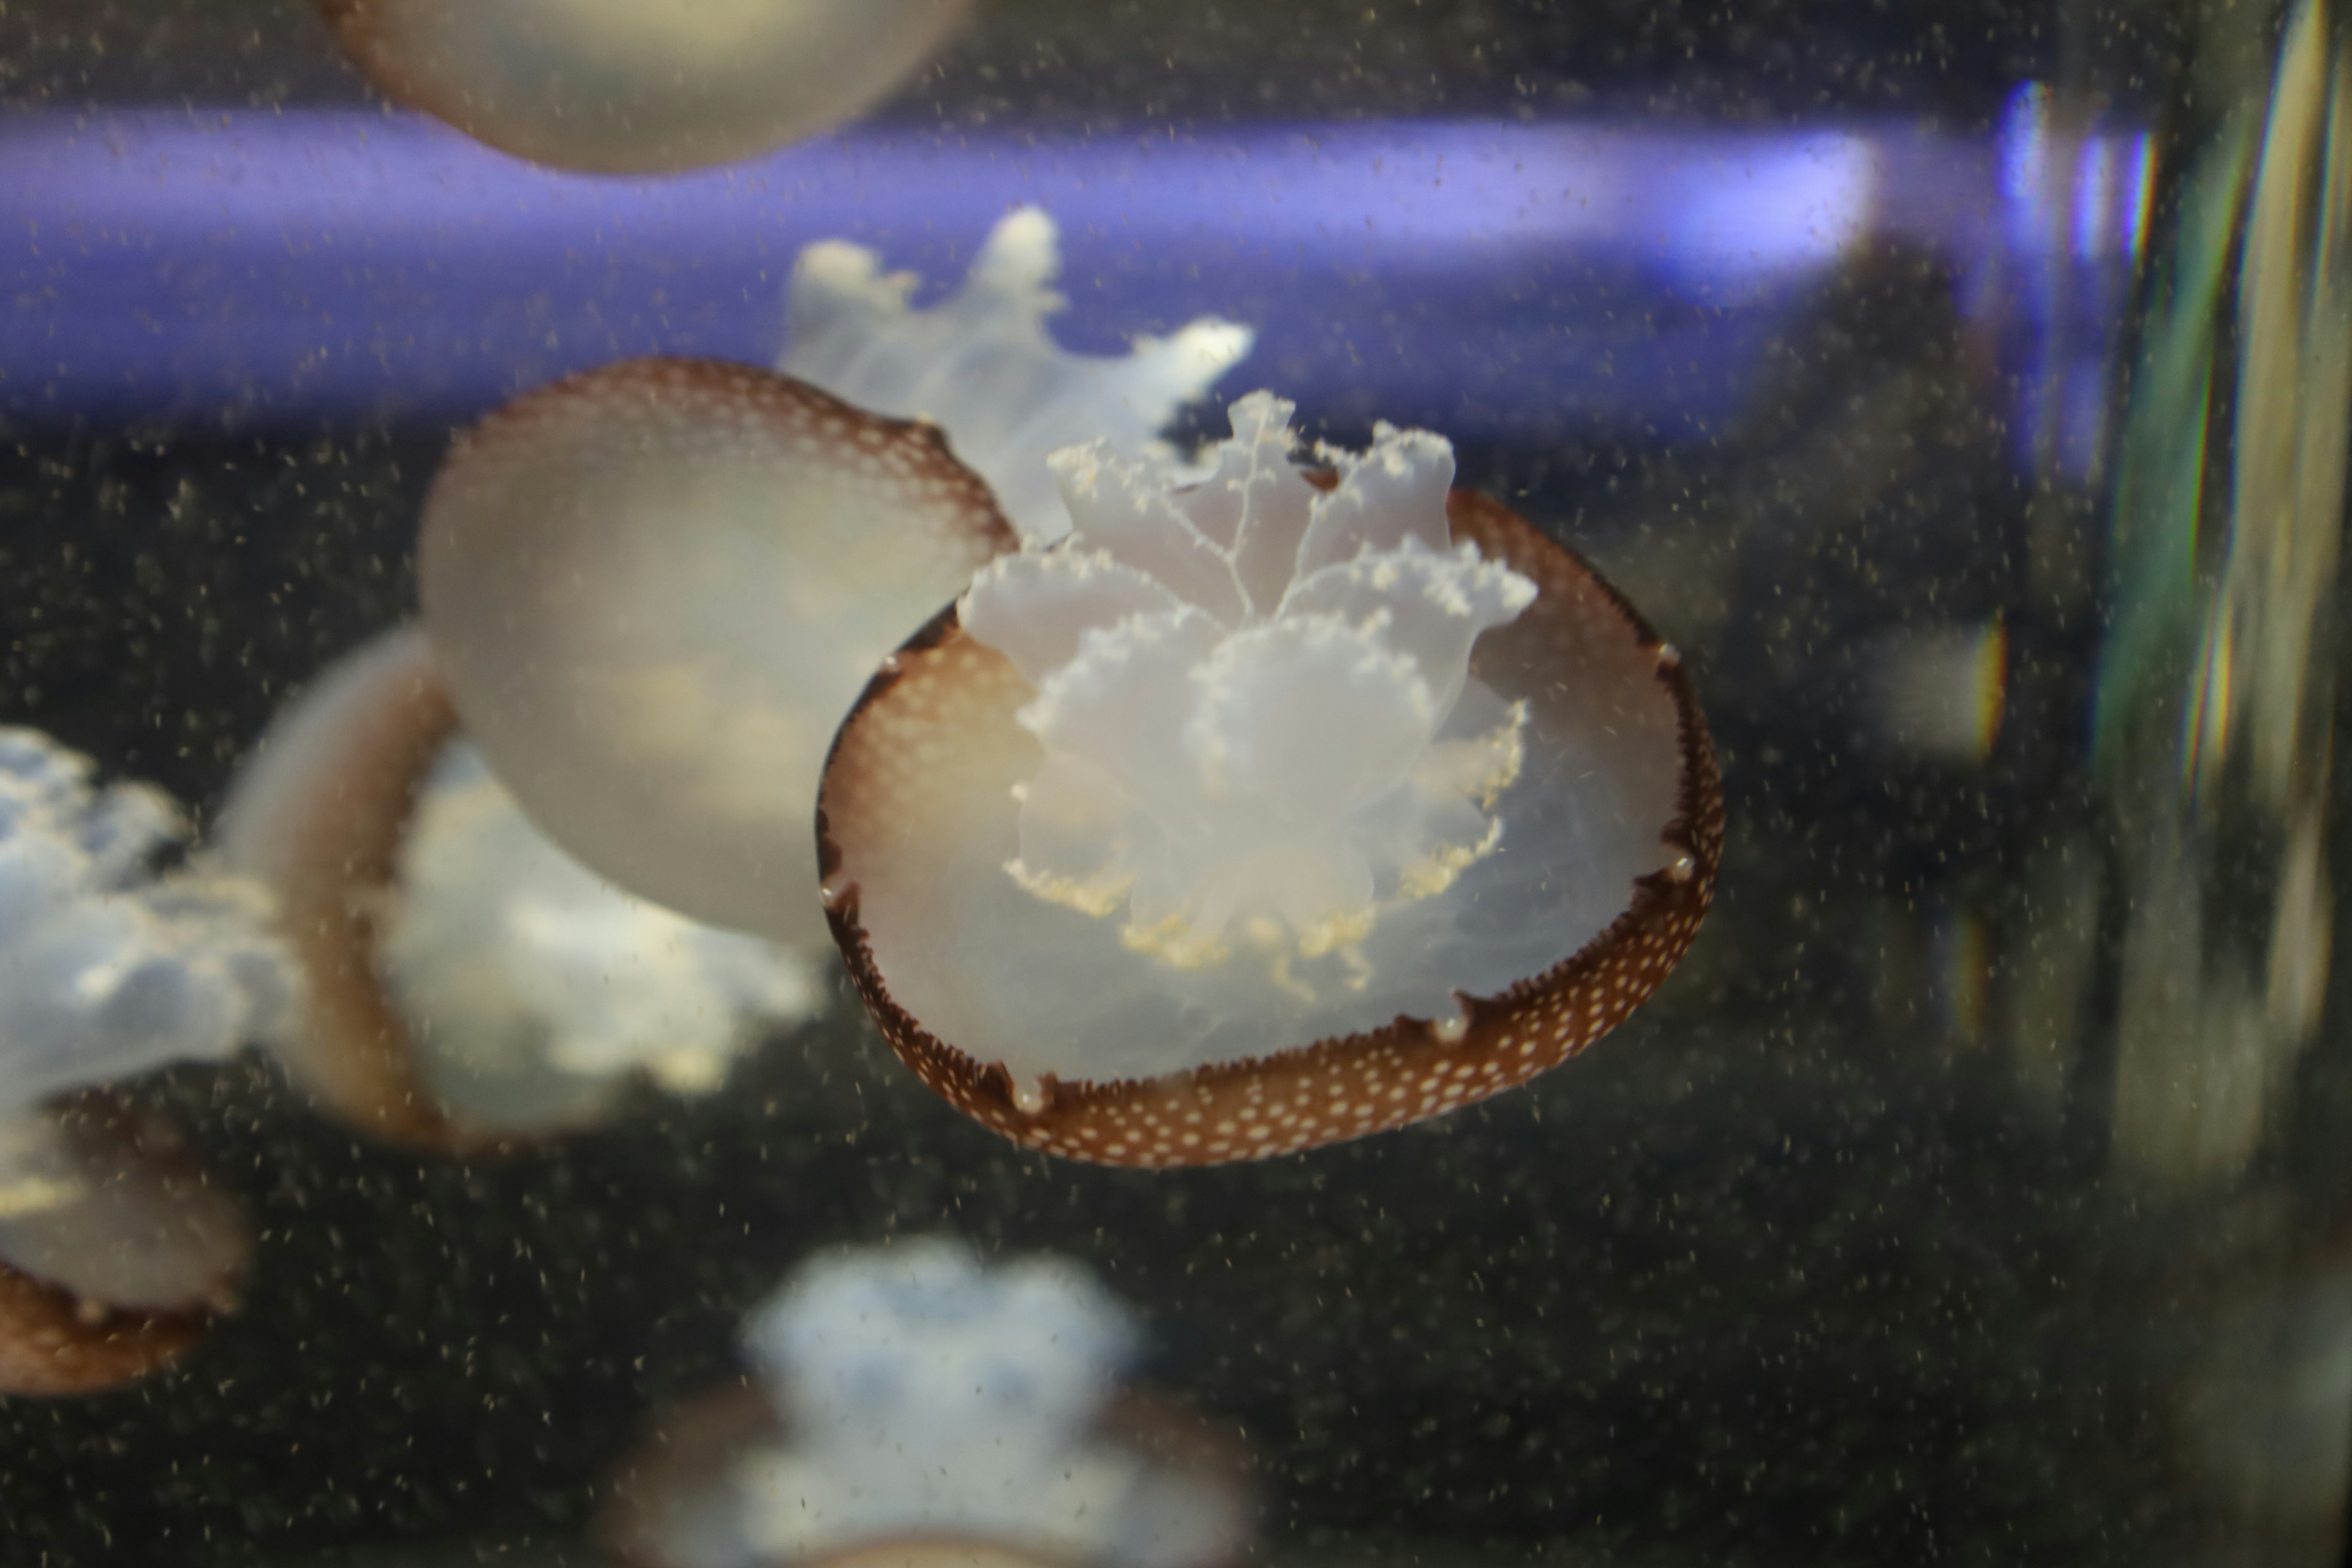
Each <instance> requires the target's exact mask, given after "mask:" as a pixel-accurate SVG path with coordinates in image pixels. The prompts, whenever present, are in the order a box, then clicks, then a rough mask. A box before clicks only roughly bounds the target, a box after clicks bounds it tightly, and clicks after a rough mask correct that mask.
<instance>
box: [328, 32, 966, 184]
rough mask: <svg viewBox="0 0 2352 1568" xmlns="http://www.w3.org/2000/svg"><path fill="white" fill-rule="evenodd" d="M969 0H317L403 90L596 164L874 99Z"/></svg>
mask: <svg viewBox="0 0 2352 1568" xmlns="http://www.w3.org/2000/svg"><path fill="white" fill-rule="evenodd" d="M970 5H971V0H319V6H320V10H321V11H323V12H324V13H325V14H326V16H327V19H328V21H329V22H330V23H331V24H332V25H333V26H334V29H335V32H336V36H337V37H340V38H341V41H342V45H343V48H344V49H345V51H346V52H347V53H349V54H350V56H351V58H352V59H353V60H354V61H355V62H357V64H358V65H359V67H360V68H361V69H362V70H363V71H365V72H366V73H367V75H368V77H369V78H370V79H372V80H373V82H374V83H375V85H376V86H377V87H379V88H381V89H383V91H384V92H385V93H386V94H387V95H388V96H390V97H391V98H393V99H394V100H398V101H400V102H403V103H406V104H409V105H411V106H413V107H415V108H417V109H421V110H425V112H426V113H428V114H432V115H435V116H436V117H437V118H439V119H441V120H445V121H448V122H449V123H450V124H452V125H454V126H456V127H457V129H458V130H460V131H463V132H466V133H467V135H469V136H472V137H474V138H476V139H477V140H478V141H482V142H488V143H489V144H490V145H491V146H493V147H496V148H498V149H499V150H500V151H501V152H506V153H514V154H515V155H516V156H518V157H522V158H528V159H530V160H531V161H532V162H534V163H549V164H553V165H555V166H556V167H559V168H565V169H579V170H584V171H588V172H592V173H598V174H666V173H670V172H674V171H677V170H680V169H691V168H698V167H700V166H702V165H704V164H709V163H729V162H732V161H734V160H736V159H740V158H749V157H751V156H753V155H755V154H757V153H765V152H768V151H770V150H771V149H772V148H776V147H781V146H782V145H783V144H784V143H786V142H793V141H796V140H798V139H799V138H801V137H803V136H808V135H812V134H814V133H815V132H820V131H824V130H828V129H830V128H831V127H833V126H835V125H836V124H839V123H840V122H841V121H845V120H848V119H850V118H851V117H853V116H855V115H856V114H857V113H859V112H860V111H861V110H865V109H866V108H868V107H869V106H871V105H872V104H874V103H875V102H876V101H877V100H880V99H881V98H882V97H883V96H884V95H885V94H886V93H887V92H888V91H889V90H890V89H892V88H893V87H895V86H897V85H898V82H899V81H901V80H902V79H905V78H906V77H908V76H909V75H911V74H912V73H913V72H914V71H915V70H916V69H917V68H919V67H920V66H921V65H922V64H923V62H924V61H926V60H928V59H929V58H930V57H931V55H932V53H933V52H934V51H935V50H937V49H938V48H939V47H940V44H941V43H942V42H943V41H945V39H946V37H947V36H948V34H949V32H950V30H951V29H952V28H953V27H954V26H955V25H956V23H957V22H958V21H959V20H960V19H961V17H962V16H963V14H964V12H965V11H966V10H968V9H969V8H970Z"/></svg>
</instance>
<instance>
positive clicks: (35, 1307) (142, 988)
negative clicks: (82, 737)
mask: <svg viewBox="0 0 2352 1568" xmlns="http://www.w3.org/2000/svg"><path fill="white" fill-rule="evenodd" d="M90 774H91V769H90V765H89V760H88V759H87V758H84V757H82V756H80V755H79V754H78V753H75V752H69V751H68V750H67V749H65V748H64V747H62V746H60V745H58V743H57V742H54V741H52V740H50V739H49V738H48V737H47V736H45V735H42V734H40V733H38V732H37V731H31V730H23V729H0V1394H71V1393H80V1392H85V1391H88V1390H90V1389H95V1388H103V1387H107V1386H110V1385H111V1384H118V1383H121V1382H124V1381H127V1380H128V1379H131V1378H133V1377H137V1376H139V1375H141V1374H142V1373H146V1372H148V1371H151V1370H152V1369H153V1368H155V1367H157V1366H160V1365H162V1364H163V1363H165V1362H167V1361H169V1360H171V1359H172V1358H173V1357H174V1356H176V1355H178V1354H180V1353H181V1352H184V1350H186V1349H187V1347H188V1346H190V1345H191V1344H193V1343H194V1342H195V1341H196V1340H197V1339H198V1338H200V1337H201V1336H202V1335H203V1333H204V1331H205V1328H206V1327H207V1326H208V1325H209V1324H210V1322H211V1321H212V1320H213V1319H214V1318H215V1317H216V1316H217V1315H218V1314H220V1313H221V1312H224V1311H226V1310H229V1309H230V1308H231V1307H233V1306H234V1305H235V1302H236V1291H237V1288H238V1286H239V1284H240V1282H241V1281H242V1279H244V1276H245V1273H246V1270H247V1266H248V1265H249V1263H250V1261H251V1256H252V1249H253V1237H252V1227H251V1226H250V1225H249V1223H248V1222H247V1219H246V1216H245V1212H244V1210H243V1208H242V1207H241V1206H240V1205H238V1204H237V1202H236V1200H235V1199H234V1198H233V1197H231V1196H230V1195H229V1194H227V1193H226V1192H225V1191H223V1190H222V1189H221V1188H219V1187H217V1186H215V1185H213V1184H211V1182H210V1181H209V1180H208V1178H207V1177H206V1175H205V1172H204V1171H203V1169H202V1167H201V1166H200V1165H199V1164H198V1163H196V1162H195V1160H194V1158H193V1156H192V1155H190V1154H189V1153H187V1152H185V1151H184V1149H183V1148H182V1146H181V1142H180V1140H179V1138H178V1135H177V1134H176V1132H175V1131H174V1130H173V1128H172V1127H171V1126H170V1125H169V1124H168V1123H167V1122H165V1121H163V1119H162V1118H160V1117H157V1116H154V1115H152V1114H149V1113H145V1112H142V1111H139V1110H134V1109H131V1107H129V1106H128V1105H127V1104H125V1103H124V1102H122V1101H121V1100H118V1099H116V1098H115V1097H114V1096H113V1095H112V1094H111V1093H110V1092H109V1091H107V1090H104V1089H100V1088H98V1087H97V1086H100V1085H105V1084H111V1083H115V1082H119V1081H121V1080H122V1079H130V1078H134V1077H137V1076H138V1075H140V1074H142V1073H144V1072H148V1071H151V1070H152V1069H154V1068H160V1067H163V1066H166V1065H168V1064H171V1063H173V1062H181V1061H208V1060H218V1059H221V1058H226V1057H227V1056H229V1055H230V1054H231V1053H233V1052H235V1051H236V1049H237V1048H238V1047H239V1046H240V1045H242V1044H243V1043H244V1042H245V1041H246V1040H247V1038H249V1037H253V1036H255V1035H257V1034H258V1033H261V1032H263V1031H265V1030H266V1029H267V1028H268V1026H270V1024H271V1022H272V1021H273V1020H274V1019H275V1018H276V1017H277V1016H279V1015H280V1014H282V1013H283V1012H284V1011H285V1010H286V1009H287V1007H288V1006H289V1004H290V999H291V988H292V986H293V984H294V983H295V982H294V979H293V974H292V971H291V969H290V967H289V964H288V963H287V961H286V959H285V956H284V955H283V953H282V952H279V951H278V948H277V947H276V945H275V943H274V942H271V941H270V939H269V938H268V935H267V934H266V931H265V921H266V917H267V900H266V896H265V895H264V893H263V892H262V890H261V889H258V888H257V887H255V886H253V885H251V884H249V883H247V882H245V881H242V880H240V879H236V878H232V877H227V876H223V875H219V874H216V873H215V872H212V871H209V870H206V869H204V868H198V867H193V866H192V867H189V868H183V869H180V870H175V871H171V872H168V873H163V874H158V873H157V872H156V870H155V869H154V864H155V861H156V859H157V858H158V856H159V855H161V854H162V853H163V851H164V850H165V849H166V848H168V847H170V846H171V845H172V844H173V842H174V841H175V840H177V839H178V838H179V837H181V836H182V834H183V833H184V831H185V827H184V823H183V821H182V818H181V816H180V814H179V812H178V810H177V808H176V807H174V806H173V805H172V803H171V802H170V801H169V800H167V799H165V798H164V797H163V795H162V794H160V793H159V792H157V791H155V790H153V789H150V788H147V787H144V786H142V785H137V784H110V785H108V786H106V787H104V788H102V789H101V788H97V787H94V786H93V784H92V783H91V777H90Z"/></svg>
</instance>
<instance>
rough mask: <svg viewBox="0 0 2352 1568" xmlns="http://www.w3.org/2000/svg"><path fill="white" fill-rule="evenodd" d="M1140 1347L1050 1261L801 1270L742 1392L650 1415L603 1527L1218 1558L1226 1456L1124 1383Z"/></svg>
mask: <svg viewBox="0 0 2352 1568" xmlns="http://www.w3.org/2000/svg"><path fill="white" fill-rule="evenodd" d="M1138 1340H1139V1335H1138V1333H1137V1331H1136V1329H1135V1327H1134V1326H1133V1324H1132V1322H1131V1321H1129V1317H1128V1314H1127V1312H1126V1310H1124V1309H1123V1308H1122V1307H1121V1306H1120V1304H1119V1303H1118V1301H1116V1300H1113V1299H1112V1298H1111V1297H1110V1296H1109V1295H1108V1294H1107V1293H1106V1292H1105V1291H1104V1290H1103V1289H1102V1288H1101V1286H1100V1285H1099V1284H1098V1283H1097V1282H1096V1280H1095V1279H1094V1278H1093V1277H1092V1276H1091V1275H1089V1274H1088V1273H1087V1272H1086V1271H1085V1270H1084V1269H1082V1268H1078V1267H1076V1265H1074V1264H1070V1263H1067V1262H1065V1261H1063V1260H1061V1259H1058V1258H1028V1259H1024V1260H1021V1261H1018V1262H1014V1263H1010V1264H1007V1265H1004V1266H1003V1267H1000V1268H992V1269H983V1268H981V1267H980V1266H979V1264H978V1263H977V1262H976V1261H975V1260H974V1259H973V1258H972V1256H971V1253H970V1252H969V1251H968V1250H967V1249H966V1248H965V1247H963V1246H962V1245H961V1243H958V1242H955V1241H952V1240H950V1239H946V1238H942V1237H930V1238H924V1239H918V1240H913V1241H902V1242H899V1243H897V1244H894V1245H892V1246H889V1247H868V1248H865V1249H862V1250H858V1251H855V1252H849V1253H845V1254H842V1255H839V1256H837V1257H834V1258H824V1259H820V1260H816V1261H814V1262H811V1263H809V1264H807V1265H805V1266H803V1268H801V1270H800V1271H799V1272H798V1273H797V1274H796V1275H795V1276H794V1277H793V1279H792V1280H791V1281H790V1282H789V1283H788V1284H787V1285H786V1286H785V1288H784V1289H782V1290H780V1291H779V1292H777V1294H776V1295H775V1296H774V1297H772V1299H770V1300H768V1301H767V1302H766V1303H764V1304H763V1305H761V1307H759V1308H757V1309H756V1310H754V1311H753V1312H752V1313H751V1317H750V1319H749V1320H748V1321H747V1322H746V1324H745V1327H744V1332H743V1345H744V1350H745V1352H746V1357H747V1359H748V1360H749V1362H750V1363H751V1368H752V1371H753V1373H755V1374H756V1375H755V1376H754V1378H753V1379H751V1386H750V1387H747V1388H737V1389H730V1390H728V1391H726V1392H724V1393H722V1394H719V1395H716V1396H714V1397H711V1398H708V1399H705V1400H703V1401H701V1402H699V1403H698V1404H695V1405H688V1406H687V1407H686V1408H684V1409H683V1410H680V1411H677V1412H674V1413H672V1414H671V1415H669V1416H668V1417H667V1418H666V1419H663V1420H661V1421H660V1422H659V1423H658V1424H657V1436H656V1437H655V1439H654V1440H653V1441H652V1442H650V1443H648V1444H646V1446H645V1447H643V1448H641V1449H640V1450H639V1452H638V1454H637V1455H636V1456H635V1457H634V1458H632V1459H631V1460H629V1461H627V1462H626V1463H625V1465H624V1467H623V1468H622V1472H621V1474H620V1476H619V1477H618V1479H617V1481H616V1485H615V1487H614V1495H615V1499H616V1502H615V1506H614V1508H613V1509H612V1510H610V1511H609V1513H608V1515H607V1518H606V1521H605V1531H604V1533H605V1535H606V1538H607V1540H608V1541H609V1542H611V1543H612V1544H613V1545H614V1547H616V1548H617V1549H618V1550H619V1551H620V1552H621V1554H622V1555H623V1556H624V1557H625V1559H626V1560H627V1561H629V1562H631V1563H636V1564H639V1565H641V1568H783V1565H786V1564H793V1565H800V1564H814V1563H840V1562H858V1563H874V1564H877V1568H878V1564H881V1563H927V1564H928V1563H938V1564H941V1565H942V1568H943V1565H944V1564H947V1563H991V1564H997V1563H1003V1564H1007V1565H1009V1568H1017V1565H1021V1564H1047V1565H1051V1564H1062V1565H1065V1568H1078V1565H1095V1568H1213V1565H1216V1564H1222V1563H1227V1562H1230V1561H1232V1560H1233V1559H1234V1558H1235V1557H1236V1556H1237V1555H1238V1554H1239V1553H1240V1552H1241V1551H1242V1549H1243V1548H1244V1546H1246V1545H1247V1543H1248V1540H1249V1534H1250V1512H1251V1509H1250V1499H1249V1495H1248V1490H1247V1488H1246V1486H1245V1483H1244V1481H1243V1479H1242V1474H1241V1463H1240V1461H1241V1456H1240V1455H1239V1454H1238V1453H1237V1452H1235V1451H1234V1449H1233V1448H1232V1447H1231V1446H1230V1445H1229V1444H1228V1443H1226V1442H1224V1441H1223V1440H1221V1439H1219V1438H1217V1437H1216V1436H1213V1434H1211V1433H1210V1432H1209V1431H1208V1430H1207V1429H1206V1428H1205V1427H1203V1426H1202V1425H1201V1424H1200V1423H1198V1422H1197V1421H1195V1420H1193V1419H1192V1418H1191V1417H1189V1416H1187V1415H1184V1414H1183V1413H1182V1412H1181V1410H1179V1409H1178V1408H1176V1407H1175V1406H1173V1405H1169V1404H1168V1403H1167V1402H1165V1401H1164V1400H1160V1399H1157V1398H1154V1397H1152V1396H1150V1395H1147V1394H1141V1393H1139V1392H1138V1391H1135V1390H1128V1389H1122V1388H1121V1387H1120V1386H1119V1379H1120V1373H1122V1372H1123V1370H1124V1369H1125V1367H1126V1365H1127V1363H1128V1362H1129V1359H1130V1358H1131V1356H1132V1353H1133V1352H1134V1350H1135V1348H1136V1346H1137V1343H1138Z"/></svg>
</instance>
